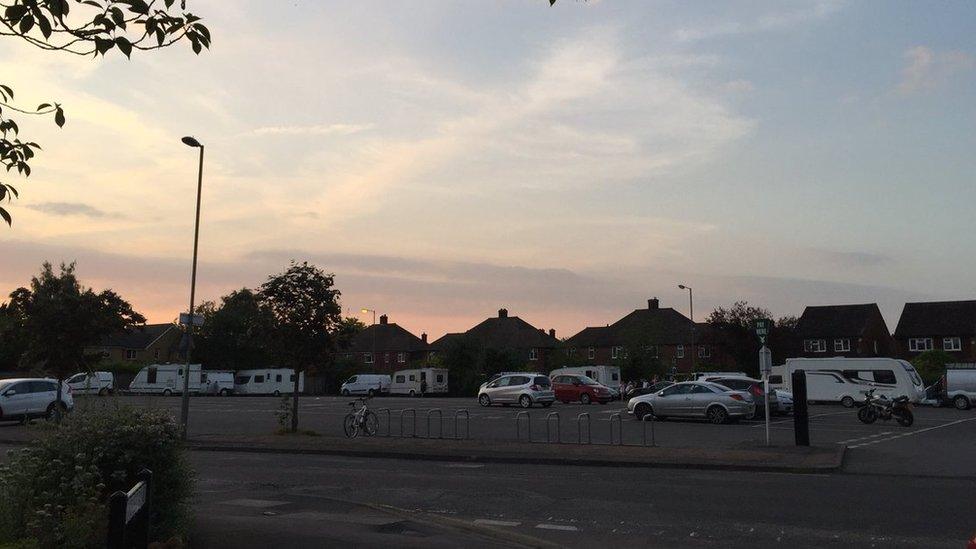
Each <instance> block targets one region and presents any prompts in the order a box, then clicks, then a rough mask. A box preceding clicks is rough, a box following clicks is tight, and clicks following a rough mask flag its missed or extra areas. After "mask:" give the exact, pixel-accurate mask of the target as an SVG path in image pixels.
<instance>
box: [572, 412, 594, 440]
mask: <svg viewBox="0 0 976 549" xmlns="http://www.w3.org/2000/svg"><path fill="white" fill-rule="evenodd" d="M583 417H586V443H587V444H592V443H593V438H592V431H593V424H592V423H591V422H590V414H588V413H587V412H583V413H581V414H580V415H578V416H576V435H577V437H578V444H583Z"/></svg>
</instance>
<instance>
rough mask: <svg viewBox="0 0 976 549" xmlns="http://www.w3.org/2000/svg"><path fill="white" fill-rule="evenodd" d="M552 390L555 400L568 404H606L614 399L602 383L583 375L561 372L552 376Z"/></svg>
mask: <svg viewBox="0 0 976 549" xmlns="http://www.w3.org/2000/svg"><path fill="white" fill-rule="evenodd" d="M552 390H553V392H554V393H555V395H556V400H558V401H560V402H562V403H564V404H568V403H570V402H579V403H580V404H589V403H591V402H599V403H600V404H606V403H608V402H610V401H611V400H613V399H614V396H613V393H612V392H611V391H610V389H609V388H607V387H606V386H605V385H603V384H602V383H599V382H598V381H596V380H595V379H591V378H589V377H587V376H584V375H578V374H561V375H556V376H553V377H552Z"/></svg>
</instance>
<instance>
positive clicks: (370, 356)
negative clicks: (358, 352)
mask: <svg viewBox="0 0 976 549" xmlns="http://www.w3.org/2000/svg"><path fill="white" fill-rule="evenodd" d="M363 362H365V363H366V364H372V363H373V353H363Z"/></svg>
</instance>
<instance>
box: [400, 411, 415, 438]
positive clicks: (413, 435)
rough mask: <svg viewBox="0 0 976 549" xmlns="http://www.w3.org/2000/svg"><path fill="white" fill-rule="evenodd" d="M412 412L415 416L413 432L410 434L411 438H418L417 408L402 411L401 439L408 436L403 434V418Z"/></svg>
mask: <svg viewBox="0 0 976 549" xmlns="http://www.w3.org/2000/svg"><path fill="white" fill-rule="evenodd" d="M407 412H410V414H411V416H413V430H412V431H411V432H410V438H417V410H416V409H415V408H404V409H403V410H400V437H401V438H407V435H405V434H404V432H403V417H404V416H405V415H407Z"/></svg>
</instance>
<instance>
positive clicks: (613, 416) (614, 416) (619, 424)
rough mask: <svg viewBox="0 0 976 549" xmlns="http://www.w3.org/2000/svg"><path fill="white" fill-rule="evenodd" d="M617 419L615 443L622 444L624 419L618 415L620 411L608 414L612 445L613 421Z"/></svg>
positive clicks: (611, 443)
mask: <svg viewBox="0 0 976 549" xmlns="http://www.w3.org/2000/svg"><path fill="white" fill-rule="evenodd" d="M614 419H616V420H617V445H618V446H623V444H624V421H623V419H621V417H620V413H619V412H618V413H613V414H610V445H611V446H613V421H614Z"/></svg>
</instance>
